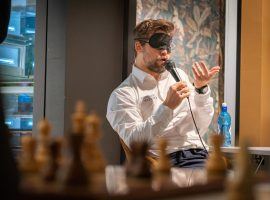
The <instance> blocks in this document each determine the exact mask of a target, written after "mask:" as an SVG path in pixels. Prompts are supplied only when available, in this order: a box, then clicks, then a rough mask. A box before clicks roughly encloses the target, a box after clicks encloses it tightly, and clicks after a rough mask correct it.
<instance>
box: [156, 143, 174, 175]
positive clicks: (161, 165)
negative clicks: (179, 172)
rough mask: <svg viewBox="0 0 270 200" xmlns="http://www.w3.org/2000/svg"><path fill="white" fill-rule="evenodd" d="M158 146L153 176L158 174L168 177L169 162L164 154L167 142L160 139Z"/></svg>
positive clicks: (169, 171) (169, 170)
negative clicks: (157, 156)
mask: <svg viewBox="0 0 270 200" xmlns="http://www.w3.org/2000/svg"><path fill="white" fill-rule="evenodd" d="M158 145H159V150H160V155H159V159H158V161H157V164H156V165H155V166H154V171H155V174H157V173H158V174H163V175H170V173H171V162H170V159H169V157H168V155H167V153H166V147H167V142H166V140H164V139H162V138H161V139H160V140H159V143H158Z"/></svg>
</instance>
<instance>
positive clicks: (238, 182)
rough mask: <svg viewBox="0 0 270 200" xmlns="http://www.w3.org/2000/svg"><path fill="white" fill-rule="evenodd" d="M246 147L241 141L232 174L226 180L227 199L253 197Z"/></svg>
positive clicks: (250, 198) (246, 199) (249, 198)
mask: <svg viewBox="0 0 270 200" xmlns="http://www.w3.org/2000/svg"><path fill="white" fill-rule="evenodd" d="M247 148H248V147H247V143H246V142H243V143H242V144H241V148H240V151H239V153H238V154H237V156H236V167H235V171H234V176H233V178H232V179H231V180H228V182H227V186H228V187H227V190H228V191H227V192H228V199H229V200H254V199H255V197H254V193H253V183H252V178H253V172H252V169H251V163H250V157H249V154H248V150H247Z"/></svg>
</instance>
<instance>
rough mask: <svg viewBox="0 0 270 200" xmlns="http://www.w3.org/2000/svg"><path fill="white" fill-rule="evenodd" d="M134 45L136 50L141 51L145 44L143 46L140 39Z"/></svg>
mask: <svg viewBox="0 0 270 200" xmlns="http://www.w3.org/2000/svg"><path fill="white" fill-rule="evenodd" d="M134 46H135V50H136V52H141V51H142V49H143V46H142V44H141V43H140V42H139V41H135V44H134Z"/></svg>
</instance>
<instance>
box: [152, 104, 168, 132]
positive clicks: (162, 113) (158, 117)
mask: <svg viewBox="0 0 270 200" xmlns="http://www.w3.org/2000/svg"><path fill="white" fill-rule="evenodd" d="M153 119H154V122H155V123H156V124H158V125H159V126H160V128H164V129H165V128H166V127H167V126H168V124H169V123H170V121H171V120H172V119H173V110H172V109H170V108H169V107H168V106H165V105H164V104H161V105H160V106H159V108H158V109H157V111H156V112H155V113H154V114H153Z"/></svg>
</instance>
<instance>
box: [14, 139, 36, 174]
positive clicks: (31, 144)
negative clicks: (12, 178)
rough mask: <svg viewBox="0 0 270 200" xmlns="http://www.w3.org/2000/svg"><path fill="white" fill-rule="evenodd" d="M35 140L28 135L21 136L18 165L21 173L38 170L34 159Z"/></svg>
mask: <svg viewBox="0 0 270 200" xmlns="http://www.w3.org/2000/svg"><path fill="white" fill-rule="evenodd" d="M35 148H36V141H35V139H34V138H32V137H30V136H25V137H23V138H22V154H21V156H20V158H19V167H20V170H21V171H22V172H23V173H36V172H38V169H39V168H38V163H37V161H36V159H35Z"/></svg>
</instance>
